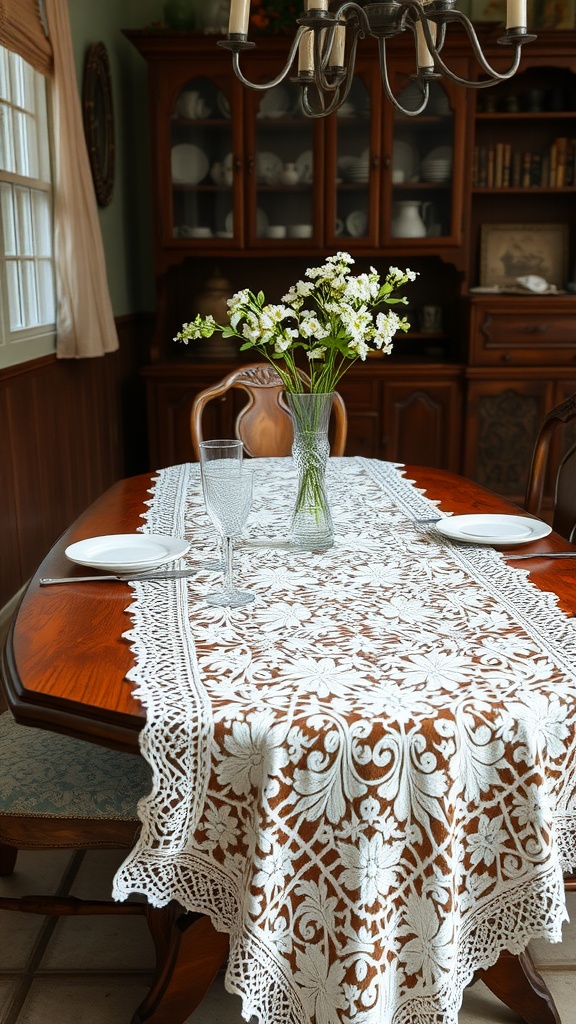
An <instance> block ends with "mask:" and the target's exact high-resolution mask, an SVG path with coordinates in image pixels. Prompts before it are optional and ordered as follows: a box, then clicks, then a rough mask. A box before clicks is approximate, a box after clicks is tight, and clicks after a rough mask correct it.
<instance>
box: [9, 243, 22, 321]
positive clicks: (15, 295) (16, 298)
mask: <svg viewBox="0 0 576 1024" xmlns="http://www.w3.org/2000/svg"><path fill="white" fill-rule="evenodd" d="M6 284H7V286H8V312H9V314H10V329H11V330H13V331H18V330H20V329H21V328H22V327H23V326H24V324H23V321H22V304H21V301H20V295H21V293H20V275H19V273H18V263H17V262H16V260H6Z"/></svg>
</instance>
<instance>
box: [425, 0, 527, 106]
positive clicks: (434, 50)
mask: <svg viewBox="0 0 576 1024" xmlns="http://www.w3.org/2000/svg"><path fill="white" fill-rule="evenodd" d="M408 6H409V7H410V9H411V10H412V9H413V10H414V11H417V10H418V9H419V6H420V5H419V4H417V3H413V2H412V0H409V2H408ZM432 20H434V19H432ZM447 20H448V21H457V22H459V23H460V24H461V25H462V26H463V27H464V30H465V32H466V34H467V36H468V38H469V40H470V43H471V44H472V49H473V51H474V56H475V57H476V60H477V61H478V63H479V64H480V66H481V68H482V70H483V71H485V72H486V74H488V75H490V80H489V81H488V82H480V81H471V80H469V79H467V78H460V76H459V75H456V74H454V72H453V71H451V70H450V68H449V67H448V66H447V65H446V64H445V63H444V61H443V60H442V58H441V57H440V54H439V52H438V47H437V46H436V43H435V42H434V39H433V38H432V33H431V31H430V26H429V24H428V19H427V18H422V19H421V24H422V31H423V32H424V37H425V39H426V45H427V47H428V49H429V50H430V53H431V54H432V58H433V60H434V66H435V67H439V68H440V69H441V71H442V72H443V74H444V75H446V78H449V79H450V81H451V82H455V83H456V85H464V86H466V88H468V89H487V88H488V86H490V85H493V84H494V82H505V81H506V80H507V79H509V78H512V76H513V75H515V74H516V72H517V70H518V67H519V65H520V57H521V55H522V47H521V45H517V46H516V52H515V54H514V59H513V61H512V64H511V66H510V67H509V68H508V70H507V71H503V72H498V71H496V70H495V69H494V68H493V67H492V66H491V65H490V64H489V63H488V61H487V60H486V58H485V56H484V54H483V53H482V49H481V47H480V41H479V39H478V36H477V35H476V31H475V29H474V26H473V25H472V23H471V22H470V20H469V19H468V18H467V17H466V15H465V14H462V13H461V12H460V11H450V12H449V17H448V18H447Z"/></svg>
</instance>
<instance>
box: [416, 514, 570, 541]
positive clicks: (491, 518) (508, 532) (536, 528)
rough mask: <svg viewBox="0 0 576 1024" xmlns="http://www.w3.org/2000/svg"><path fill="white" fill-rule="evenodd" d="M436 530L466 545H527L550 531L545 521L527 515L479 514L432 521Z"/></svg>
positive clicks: (545, 535)
mask: <svg viewBox="0 0 576 1024" xmlns="http://www.w3.org/2000/svg"><path fill="white" fill-rule="evenodd" d="M436 529H437V530H438V532H439V533H441V534H443V536H444V537H448V538H449V539H450V540H463V541H467V542H468V543H469V544H529V543H530V541H532V540H540V539H541V538H542V537H547V536H548V534H549V533H551V532H552V527H551V526H548V523H543V522H541V520H540V519H531V518H530V517H529V516H505V515H497V514H486V515H483V514H480V513H478V514H477V515H467V516H450V518H449V519H441V520H440V522H439V523H436Z"/></svg>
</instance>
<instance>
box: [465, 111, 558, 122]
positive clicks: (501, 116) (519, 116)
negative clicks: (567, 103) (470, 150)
mask: <svg viewBox="0 0 576 1024" xmlns="http://www.w3.org/2000/svg"><path fill="white" fill-rule="evenodd" d="M574 117H576V110H538V111H533V112H532V111H530V110H519V111H517V112H516V113H514V112H512V111H507V110H494V111H492V110H490V111H488V110H483V111H478V113H477V114H476V120H477V121H514V122H516V121H570V120H573V119H574Z"/></svg>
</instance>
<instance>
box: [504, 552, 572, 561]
mask: <svg viewBox="0 0 576 1024" xmlns="http://www.w3.org/2000/svg"><path fill="white" fill-rule="evenodd" d="M504 558H508V559H512V558H513V559H514V560H515V561H520V559H521V558H576V551H532V552H531V553H530V554H529V555H506V554H505V555H504Z"/></svg>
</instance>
